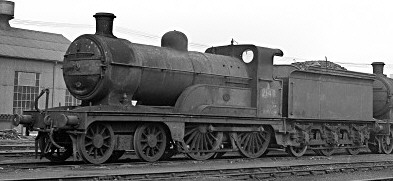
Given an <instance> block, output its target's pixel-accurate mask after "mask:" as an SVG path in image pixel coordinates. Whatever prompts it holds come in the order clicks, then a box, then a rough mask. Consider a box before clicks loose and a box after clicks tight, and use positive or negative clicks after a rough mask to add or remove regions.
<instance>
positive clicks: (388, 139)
mask: <svg viewBox="0 0 393 181" xmlns="http://www.w3.org/2000/svg"><path fill="white" fill-rule="evenodd" d="M392 150H393V130H390V133H389V135H388V136H383V137H382V139H381V151H382V153H385V154H390V153H391V152H392Z"/></svg>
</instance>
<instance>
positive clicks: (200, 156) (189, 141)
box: [184, 124, 224, 160]
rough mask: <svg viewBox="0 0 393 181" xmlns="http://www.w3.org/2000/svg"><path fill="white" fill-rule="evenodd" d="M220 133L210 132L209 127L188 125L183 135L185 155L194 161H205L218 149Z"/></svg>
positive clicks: (220, 140) (220, 141) (220, 139)
mask: <svg viewBox="0 0 393 181" xmlns="http://www.w3.org/2000/svg"><path fill="white" fill-rule="evenodd" d="M223 135H224V134H223V133H222V132H212V131H210V130H209V125H207V124H203V125H188V126H187V127H186V133H185V135H184V142H185V148H186V149H187V150H188V151H189V153H187V155H188V156H189V157H190V158H192V159H194V160H207V159H209V158H211V157H213V156H214V155H215V151H216V150H217V149H219V148H220V145H221V144H222V138H223Z"/></svg>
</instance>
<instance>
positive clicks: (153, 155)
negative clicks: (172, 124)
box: [134, 123, 168, 162]
mask: <svg viewBox="0 0 393 181" xmlns="http://www.w3.org/2000/svg"><path fill="white" fill-rule="evenodd" d="M167 142H168V140H167V137H166V132H165V130H164V128H163V126H161V125H160V124H155V123H149V124H143V125H141V126H139V127H138V128H137V129H136V131H135V135H134V149H135V153H136V155H137V156H138V157H139V158H140V159H141V160H143V161H147V162H155V161H157V160H159V159H160V158H161V157H162V156H163V155H164V153H165V149H166V147H167Z"/></svg>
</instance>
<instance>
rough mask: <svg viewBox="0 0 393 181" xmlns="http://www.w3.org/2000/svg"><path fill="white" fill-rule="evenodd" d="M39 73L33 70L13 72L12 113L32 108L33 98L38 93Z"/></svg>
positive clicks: (19, 112)
mask: <svg viewBox="0 0 393 181" xmlns="http://www.w3.org/2000/svg"><path fill="white" fill-rule="evenodd" d="M39 85H40V74H39V73H33V72H19V71H16V72H15V79H14V98H13V113H14V114H21V113H22V111H23V110H31V109H33V108H34V99H35V98H36V97H37V96H38V94H39Z"/></svg>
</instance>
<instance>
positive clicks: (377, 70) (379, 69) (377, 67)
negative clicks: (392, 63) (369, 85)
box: [371, 62, 385, 75]
mask: <svg viewBox="0 0 393 181" xmlns="http://www.w3.org/2000/svg"><path fill="white" fill-rule="evenodd" d="M371 65H372V66H373V73H374V74H377V75H378V74H381V75H383V66H384V65H385V63H383V62H373V63H372V64H371Z"/></svg>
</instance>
